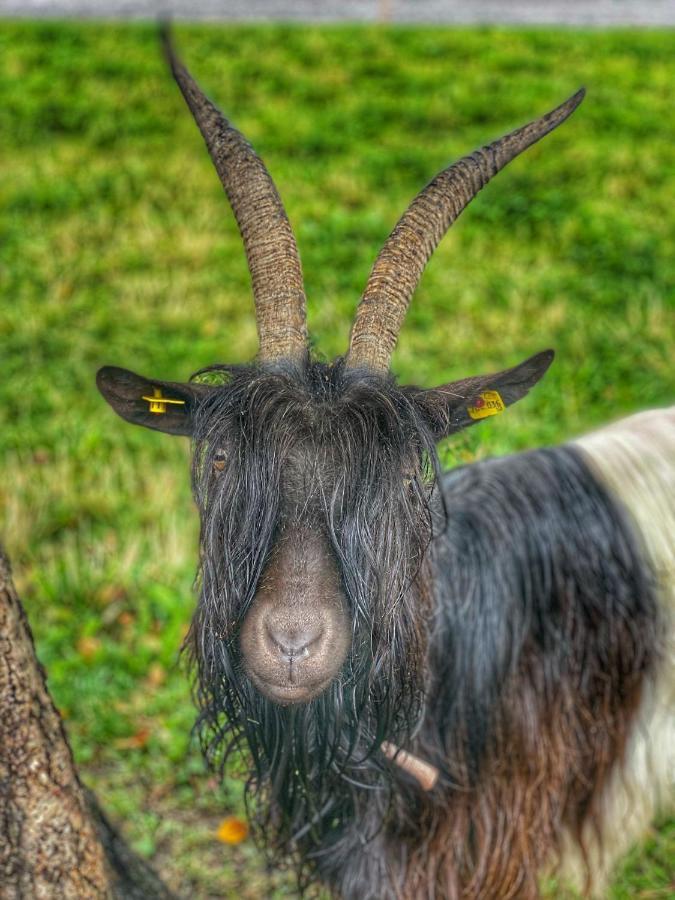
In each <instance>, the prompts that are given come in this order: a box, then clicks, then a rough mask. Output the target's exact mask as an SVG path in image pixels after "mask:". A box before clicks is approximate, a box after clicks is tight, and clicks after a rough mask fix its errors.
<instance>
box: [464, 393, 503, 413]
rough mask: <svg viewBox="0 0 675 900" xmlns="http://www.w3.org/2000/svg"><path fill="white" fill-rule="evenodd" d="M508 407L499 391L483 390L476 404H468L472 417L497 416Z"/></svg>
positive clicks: (468, 410)
mask: <svg viewBox="0 0 675 900" xmlns="http://www.w3.org/2000/svg"><path fill="white" fill-rule="evenodd" d="M505 409H506V406H505V405H504V401H503V400H502V398H501V397H500V396H499V394H498V393H497V391H483V393H482V394H479V395H478V399H477V400H476V405H475V406H468V407H467V410H466V411H467V412H468V414H469V415H470V416H471V418H472V419H487V417H488V416H497V415H499V413H503V412H504V410H505Z"/></svg>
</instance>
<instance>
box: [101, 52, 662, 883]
mask: <svg viewBox="0 0 675 900" xmlns="http://www.w3.org/2000/svg"><path fill="white" fill-rule="evenodd" d="M164 46H165V50H166V55H167V59H168V62H169V65H170V67H171V70H172V72H173V75H174V77H175V79H176V81H177V83H178V86H179V87H180V90H181V91H182V93H183V96H184V98H185V100H186V102H187V105H188V107H189V109H190V110H191V112H192V114H193V116H194V118H195V120H196V122H197V124H198V126H199V129H200V130H201V133H202V135H203V137H204V139H205V142H206V145H207V148H208V151H209V153H210V155H211V158H212V160H213V162H214V164H215V168H216V170H217V172H218V174H219V176H220V179H221V181H222V183H223V186H224V189H225V192H226V194H227V196H228V198H229V201H230V203H231V206H232V209H233V211H234V215H235V217H236V220H237V223H238V226H239V229H240V231H241V234H242V237H243V241H244V246H245V250H246V255H247V259H248V265H249V269H250V272H251V278H252V285H253V294H254V298H255V308H256V319H257V328H258V334H259V354H258V357H257V360H256V361H255V362H253V363H251V364H248V365H214V366H210V367H208V368H207V369H204V370H201V371H200V372H197V373H195V375H194V376H193V377H192V378H191V380H190V381H189V382H187V383H176V382H167V381H158V380H156V379H146V378H143V377H141V376H139V375H136V374H134V373H132V372H129V371H126V370H123V369H119V368H115V367H105V368H103V369H101V370H100V371H99V373H98V376H97V383H98V387H99V389H100V391H101V392H102V394H103V396H104V397H105V399H106V400H107V401H108V403H110V405H111V406H112V407H113V409H114V410H115V411H116V412H117V413H118V414H119V415H121V416H122V417H123V418H124V419H126V420H127V421H129V422H132V423H135V424H138V425H144V426H146V427H149V428H154V429H157V430H159V431H163V432H167V433H170V434H179V435H189V436H190V437H191V438H192V439H193V442H194V455H193V463H192V478H193V489H194V496H195V499H196V504H197V506H198V509H199V513H200V519H201V535H200V564H199V573H198V582H197V584H198V590H199V600H198V605H197V609H196V611H195V614H194V618H193V622H192V625H191V629H190V633H189V636H188V639H187V641H186V644H187V648H188V651H189V653H190V656H191V659H192V660H193V662H194V664H195V667H196V673H197V678H196V696H197V700H198V705H199V709H200V713H199V720H198V727H199V731H200V735H201V739H202V744H203V748H204V751H205V754H206V756H207V758H208V759H209V761H210V762H211V763H212V764H214V765H216V766H221V767H224V766H225V765H226V764H227V761H228V759H229V758H230V756H231V755H232V754H233V752H235V751H236V752H237V754H241V758H243V759H244V760H245V761H246V764H247V765H248V767H249V777H248V780H247V782H246V788H245V792H246V799H247V804H248V813H249V817H250V819H251V822H252V824H253V826H254V829H255V833H256V834H257V835H258V837H259V839H260V842H261V843H262V845H263V846H264V847H265V849H266V850H267V852H268V853H269V854H270V856H271V857H272V858H273V859H275V860H277V861H278V862H283V861H287V860H290V861H291V863H292V865H293V866H294V868H295V871H296V873H297V876H298V880H299V885H300V888H301V889H306V888H307V887H308V886H310V885H314V884H319V883H322V884H324V885H326V886H327V887H328V889H329V890H330V891H331V892H332V893H334V894H335V895H336V896H340V897H343V898H354V900H355V898H359V900H363V898H377V900H384V898H422V897H429V898H431V897H436V898H447V900H455V898H490V900H493V898H501V900H507V898H536V897H538V896H539V879H540V877H541V874H542V873H543V872H547V871H548V870H550V869H551V867H553V866H555V865H556V864H558V863H560V861H561V860H562V862H563V865H564V866H568V867H570V868H572V869H575V871H581V872H582V874H583V873H584V872H585V873H586V877H585V881H586V889H591V888H595V889H596V890H597V889H598V885H600V884H601V882H602V876H603V875H604V874H605V873H607V872H608V871H609V870H610V869H611V865H612V863H613V862H614V861H615V860H616V859H617V857H618V856H619V855H620V853H621V852H623V851H624V850H625V849H626V848H627V846H628V845H629V844H630V842H631V841H633V840H634V839H636V838H637V837H639V836H640V834H641V833H642V831H643V830H644V829H645V827H646V825H647V823H648V822H649V821H650V819H651V818H652V816H653V815H654V813H655V811H656V809H657V806H658V804H659V803H661V802H663V799H664V797H665V794H666V791H667V782H668V779H669V777H670V775H671V774H672V766H673V763H674V762H675V735H674V733H673V732H674V725H673V720H672V716H671V710H670V709H669V704H670V703H671V702H672V695H673V684H674V679H673V668H672V650H671V647H670V644H669V642H670V641H672V627H673V626H672V620H673V608H674V606H675V588H674V585H675V559H674V553H673V535H674V534H675V508H674V506H675V503H674V501H675V468H674V465H673V458H674V453H675V408H673V409H671V410H664V411H660V412H658V411H657V412H647V413H643V414H640V415H638V416H635V417H633V418H629V419H626V420H625V421H623V422H620V423H618V424H616V425H613V426H611V427H609V428H606V429H603V430H601V431H598V432H597V433H595V434H592V435H590V436H587V437H585V438H582V439H581V440H578V441H575V442H572V443H568V444H565V445H563V446H560V447H554V448H548V449H538V450H534V451H531V452H525V453H521V454H517V455H515V456H511V457H507V458H503V459H494V460H488V461H485V462H479V463H475V464H473V465H469V466H465V467H461V468H459V469H455V470H453V471H450V472H442V471H441V467H440V464H439V459H438V453H437V444H438V442H439V441H441V440H442V439H443V438H445V437H447V436H448V435H451V434H453V433H455V432H457V431H459V430H460V429H462V428H465V427H467V426H470V425H473V424H475V423H476V422H479V421H481V420H482V419H483V418H486V417H488V416H490V415H493V414H496V413H499V412H502V411H503V410H504V409H505V408H506V407H508V406H510V405H511V404H512V403H515V402H516V401H517V400H519V399H521V398H522V397H524V396H525V395H526V394H527V393H528V391H529V390H530V389H531V388H532V387H533V386H534V385H535V384H536V383H537V382H538V381H539V379H540V378H541V377H542V376H543V375H544V373H545V372H546V370H547V369H548V367H549V365H550V363H551V361H552V359H553V352H552V351H550V350H546V351H543V352H541V353H538V354H537V355H535V356H533V357H531V358H530V359H527V360H526V361H525V362H523V363H521V364H520V365H517V366H515V367H513V368H510V369H506V370H504V371H501V372H498V373H495V374H491V375H481V376H474V377H470V378H466V379H463V380H461V381H457V382H454V383H451V384H445V385H442V386H441V387H437V388H431V389H426V388H420V387H411V386H401V385H399V384H398V383H397V381H396V379H395V378H394V376H393V375H392V374H391V373H390V371H389V369H390V360H391V355H392V352H393V349H394V345H395V342H396V339H397V335H398V333H399V330H400V328H401V325H402V322H403V318H404V315H405V313H406V310H407V307H408V304H409V302H410V298H411V296H412V294H413V291H414V289H415V287H416V285H417V283H418V281H419V279H420V277H421V275H422V272H423V269H424V267H425V265H426V263H427V261H428V259H429V258H430V256H431V254H432V252H433V250H434V249H435V247H436V246H437V245H438V243H439V241H440V240H441V238H442V237H443V235H444V234H445V232H446V231H447V229H448V228H449V226H450V225H451V224H452V222H453V221H454V220H455V219H456V218H457V216H458V215H459V214H460V212H461V211H462V210H463V209H464V207H465V206H466V205H467V204H468V203H469V202H470V201H471V199H472V198H473V197H474V196H475V195H476V194H477V193H478V191H479V190H480V189H481V188H482V187H483V186H484V185H485V184H486V183H487V182H488V181H489V180H490V178H491V177H492V176H493V175H495V174H496V173H497V172H498V171H499V170H500V169H502V168H503V167H504V166H505V165H506V164H507V163H508V162H509V161H510V160H512V159H513V158H514V157H516V156H517V155H518V154H520V153H521V152H522V151H523V150H525V149H526V148H527V147H529V146H530V145H532V144H533V143H534V142H536V141H538V140H539V139H540V138H542V137H543V136H545V135H546V134H548V133H549V132H550V131H552V130H553V129H554V128H556V127H557V126H558V125H560V124H561V123H562V122H563V121H564V120H565V119H567V117H568V116H569V115H570V114H571V113H572V112H573V111H574V110H575V109H576V107H577V106H578V105H579V103H580V102H581V100H582V98H583V91H579V92H578V93H577V94H575V95H574V96H572V97H571V98H570V99H569V100H567V101H566V102H565V103H563V104H562V105H561V106H559V107H557V108H556V109H554V110H553V111H552V112H550V113H548V114H547V115H545V116H543V117H542V118H540V119H537V120H535V121H533V122H531V123H530V124H528V125H525V126H524V127H522V128H519V129H518V130H516V131H514V132H513V133H511V134H509V135H507V136H506V137H503V138H501V139H500V140H497V141H495V142H494V143H492V144H490V145H489V146H486V147H484V148H483V149H481V150H478V151H476V152H475V153H473V154H472V155H470V156H467V157H465V158H464V159H462V160H460V161H459V162H456V163H455V164H454V165H451V166H450V167H449V168H447V169H445V170H444V171H443V172H441V173H440V174H439V175H438V176H436V178H434V180H433V181H431V182H430V184H429V185H428V186H427V187H426V188H425V189H424V190H423V191H422V192H421V193H420V194H419V195H418V196H417V197H416V198H415V200H413V202H412V204H411V205H410V207H409V208H408V210H407V211H406V213H405V214H404V215H403V217H402V218H401V219H400V221H399V222H398V224H397V225H396V227H395V228H394V230H393V231H392V233H391V235H390V237H389V238H388V240H387V241H386V243H385V245H384V247H383V249H382V251H381V252H380V254H379V256H378V257H377V260H376V262H375V265H374V267H373V269H372V272H371V274H370V277H369V279H368V282H367V285H366V288H365V291H364V293H363V296H362V298H361V301H360V303H359V306H358V309H357V312H356V317H355V321H354V324H353V328H352V331H351V336H350V343H349V349H348V352H347V353H346V355H345V356H344V357H341V358H338V359H336V360H335V361H334V362H332V363H323V362H319V361H316V360H314V359H312V358H311V357H310V353H309V349H308V343H307V327H306V319H305V294H304V288H303V279H302V271H301V266H300V258H299V254H298V250H297V246H296V243H295V240H294V237H293V233H292V231H291V227H290V225H289V222H288V219H287V216H286V214H285V211H284V208H283V206H282V203H281V200H280V198H279V195H278V193H277V191H276V188H275V186H274V184H273V182H272V179H271V177H270V175H269V173H268V171H267V169H266V168H265V166H264V164H263V162H262V161H261V160H260V158H259V157H258V156H257V155H256V154H255V152H254V151H253V149H252V148H251V146H250V145H249V144H248V143H247V142H246V140H245V139H244V137H243V136H242V135H241V134H240V133H239V132H238V131H237V130H236V129H235V128H234V127H233V126H232V125H231V124H230V123H229V122H228V120H227V119H226V118H225V117H224V116H223V115H222V113H221V112H220V111H219V110H218V109H217V108H216V107H215V106H214V105H213V104H212V103H211V102H210V101H209V100H208V99H206V97H205V96H204V95H203V93H202V92H201V90H200V89H199V87H198V86H197V84H196V83H195V81H194V80H193V79H192V77H191V76H190V74H189V73H188V71H187V70H186V69H185V68H184V66H183V65H182V63H181V62H180V61H179V60H178V58H177V57H176V55H175V52H174V50H173V48H172V46H171V43H170V40H169V38H168V36H165V43H164ZM669 654H670V655H669ZM591 876H593V877H592V878H591Z"/></svg>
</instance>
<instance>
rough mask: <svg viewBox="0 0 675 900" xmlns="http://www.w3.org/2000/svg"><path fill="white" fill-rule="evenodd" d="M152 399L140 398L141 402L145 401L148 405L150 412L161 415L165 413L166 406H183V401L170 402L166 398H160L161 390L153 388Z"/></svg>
mask: <svg viewBox="0 0 675 900" xmlns="http://www.w3.org/2000/svg"><path fill="white" fill-rule="evenodd" d="M153 394H154V396H153V397H141V400H147V401H148V403H149V404H150V412H151V413H156V414H157V415H161V414H162V413H165V412H166V404H167V403H173V404H175V405H176V406H185V400H170V399H169V398H168V397H162V391H161V388H153Z"/></svg>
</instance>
